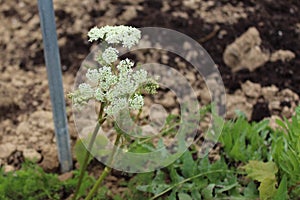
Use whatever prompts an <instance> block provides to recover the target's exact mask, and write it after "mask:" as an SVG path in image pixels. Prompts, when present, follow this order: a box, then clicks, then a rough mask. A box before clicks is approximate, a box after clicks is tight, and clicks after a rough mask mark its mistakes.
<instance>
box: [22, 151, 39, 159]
mask: <svg viewBox="0 0 300 200" xmlns="http://www.w3.org/2000/svg"><path fill="white" fill-rule="evenodd" d="M23 156H24V158H25V159H27V160H29V161H31V162H39V161H40V160H41V159H42V155H41V154H40V153H38V152H37V151H36V150H35V149H24V150H23Z"/></svg>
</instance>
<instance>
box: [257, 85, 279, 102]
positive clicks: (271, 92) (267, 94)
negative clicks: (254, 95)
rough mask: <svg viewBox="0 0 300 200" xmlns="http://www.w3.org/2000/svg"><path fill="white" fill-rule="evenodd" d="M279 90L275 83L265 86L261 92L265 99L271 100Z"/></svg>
mask: <svg viewBox="0 0 300 200" xmlns="http://www.w3.org/2000/svg"><path fill="white" fill-rule="evenodd" d="M277 92H278V88H277V87H276V86H275V85H272V86H269V87H263V88H262V89H261V94H262V96H263V97H264V99H265V100H267V101H270V100H271V99H272V98H273V97H274V96H275V95H276V93H277Z"/></svg>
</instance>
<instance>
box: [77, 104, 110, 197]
mask: <svg viewBox="0 0 300 200" xmlns="http://www.w3.org/2000/svg"><path fill="white" fill-rule="evenodd" d="M103 109H104V105H102V104H101V107H100V112H99V115H98V120H97V124H96V127H95V129H94V131H93V134H92V137H91V140H90V142H89V145H88V148H87V150H86V152H85V156H84V161H83V165H82V166H81V168H80V175H79V179H78V183H77V186H76V190H75V192H74V196H73V198H72V200H76V198H77V195H78V193H79V189H80V186H81V184H82V180H83V177H84V172H85V171H86V168H87V165H88V160H89V158H90V151H91V150H92V148H93V145H94V141H95V138H96V136H97V134H98V131H99V129H100V127H101V125H102V124H103V123H104V122H105V118H104V117H103V116H102V115H103Z"/></svg>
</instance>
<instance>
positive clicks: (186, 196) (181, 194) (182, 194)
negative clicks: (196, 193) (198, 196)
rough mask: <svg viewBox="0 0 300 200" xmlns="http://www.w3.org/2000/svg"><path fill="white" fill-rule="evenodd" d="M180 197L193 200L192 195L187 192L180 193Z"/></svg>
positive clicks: (180, 198)
mask: <svg viewBox="0 0 300 200" xmlns="http://www.w3.org/2000/svg"><path fill="white" fill-rule="evenodd" d="M178 198H179V200H193V199H192V198H191V196H190V195H188V194H185V193H179V194H178Z"/></svg>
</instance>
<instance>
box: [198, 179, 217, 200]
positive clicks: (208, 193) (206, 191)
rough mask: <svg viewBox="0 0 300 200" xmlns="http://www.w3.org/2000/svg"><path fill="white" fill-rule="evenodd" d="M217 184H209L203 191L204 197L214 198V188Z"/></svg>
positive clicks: (208, 199) (209, 199)
mask: <svg viewBox="0 0 300 200" xmlns="http://www.w3.org/2000/svg"><path fill="white" fill-rule="evenodd" d="M214 187H215V184H212V183H211V184H209V185H208V186H207V187H206V188H204V189H203V190H202V191H201V194H202V196H203V198H204V199H207V200H211V199H213V190H214Z"/></svg>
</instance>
